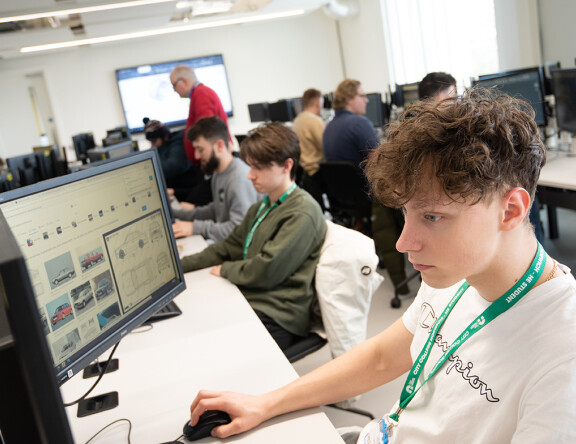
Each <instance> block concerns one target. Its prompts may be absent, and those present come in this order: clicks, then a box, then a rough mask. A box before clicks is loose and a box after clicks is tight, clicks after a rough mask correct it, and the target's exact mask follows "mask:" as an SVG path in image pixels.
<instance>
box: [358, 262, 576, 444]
mask: <svg viewBox="0 0 576 444" xmlns="http://www.w3.org/2000/svg"><path fill="white" fill-rule="evenodd" d="M563 270H565V271H566V272H567V273H569V269H567V268H565V267H563ZM460 285H461V283H459V284H457V285H455V286H453V287H451V288H449V289H443V290H436V289H432V288H431V287H429V286H427V285H426V284H424V283H423V284H422V286H421V289H420V291H419V293H418V295H417V297H416V299H415V300H414V302H413V304H412V305H411V306H410V307H409V308H408V310H407V311H406V312H405V314H404V316H403V321H404V324H405V325H406V327H407V328H408V330H410V332H412V333H413V334H414V339H413V341H412V345H411V349H410V352H411V355H412V360H413V361H414V360H415V359H417V357H418V355H419V354H420V351H421V350H422V348H423V346H424V344H425V342H426V339H427V338H428V335H429V333H430V330H431V328H432V325H433V323H434V322H435V320H436V319H437V317H438V316H439V315H440V314H441V312H442V310H443V309H444V308H445V306H446V305H447V304H448V302H449V301H450V299H451V298H452V296H453V295H454V294H455V293H456V291H457V290H458V288H459V287H460ZM489 304H490V303H489V302H487V301H486V300H484V299H482V298H481V297H480V295H479V294H478V293H477V291H476V290H475V289H474V288H472V287H470V288H468V290H466V292H465V293H464V295H463V296H462V298H461V299H460V301H459V302H458V303H457V304H456V306H455V307H454V309H453V311H452V313H450V315H449V316H448V319H447V320H446V322H445V323H444V325H443V326H442V327H441V329H440V331H439V333H438V336H437V337H436V341H435V344H434V346H433V350H432V352H431V354H430V358H429V359H428V362H427V363H426V366H425V367H424V371H423V372H422V374H421V376H420V378H421V379H420V382H422V380H423V378H424V377H425V376H428V374H429V373H430V370H431V368H432V366H433V365H434V364H435V363H436V362H437V361H438V359H439V358H440V356H441V354H442V352H443V351H444V350H446V348H447V347H448V346H449V345H450V344H451V343H452V342H453V341H454V340H455V339H456V338H457V337H458V335H459V334H460V333H461V332H462V331H463V330H464V329H465V327H466V326H467V325H468V324H469V323H470V322H471V321H472V320H473V319H474V318H475V317H476V316H478V315H479V314H480V313H482V312H483V311H484V310H485V309H486V308H487V307H488V305H489ZM419 385H420V384H418V385H417V387H418V386H419ZM398 396H400V394H398ZM396 408H397V405H396V406H394V408H393V409H392V410H391V411H390V413H393V412H395V411H396ZM358 442H359V443H362V444H364V443H365V442H366V443H367V442H378V441H377V440H376V439H375V437H372V439H370V438H368V437H365V436H362V437H361V438H360V439H359V440H358ZM390 442H391V443H393V444H405V443H410V444H414V443H422V444H435V443H437V444H446V443H464V442H465V443H467V444H470V443H478V444H485V443H514V444H516V443H517V444H527V443H538V444H542V443H554V444H559V443H576V281H575V280H574V277H573V276H572V275H571V274H566V275H565V276H562V277H558V278H556V279H553V280H551V281H550V282H546V283H544V284H541V285H539V286H538V287H536V288H534V289H533V290H531V291H530V292H529V293H528V294H526V296H524V298H522V300H520V301H519V302H518V303H517V304H516V305H515V306H513V307H512V308H511V309H509V310H508V311H507V312H505V313H503V314H502V315H500V316H499V317H498V318H496V319H495V320H493V321H492V322H491V323H490V324H488V325H487V326H485V327H484V328H483V329H482V330H481V331H479V332H478V333H476V334H475V335H474V336H473V337H472V338H470V339H469V340H468V341H467V342H466V343H464V344H463V345H462V346H460V348H458V349H457V350H456V351H455V352H454V354H453V355H452V356H451V357H450V358H449V359H448V360H447V361H446V362H445V363H444V365H443V366H442V367H441V368H440V369H439V370H438V371H437V373H436V375H434V376H433V377H432V378H431V379H430V380H428V382H427V383H426V384H425V385H424V386H423V387H422V388H421V389H420V391H419V392H418V393H417V394H416V396H415V397H414V398H413V399H412V402H411V403H410V404H409V406H408V407H407V409H406V410H405V411H404V412H403V413H402V414H401V416H400V422H399V425H398V427H397V429H396V430H395V433H394V434H393V437H392V438H391V441H390Z"/></svg>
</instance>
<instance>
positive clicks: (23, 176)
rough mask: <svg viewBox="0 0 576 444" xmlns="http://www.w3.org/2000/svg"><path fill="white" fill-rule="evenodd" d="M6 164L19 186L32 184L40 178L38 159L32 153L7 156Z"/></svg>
mask: <svg viewBox="0 0 576 444" xmlns="http://www.w3.org/2000/svg"><path fill="white" fill-rule="evenodd" d="M6 164H7V165H8V169H9V170H10V172H11V173H12V174H13V175H14V177H15V178H16V184H17V186H19V187H25V186H28V185H32V184H35V183H36V182H38V181H39V180H41V177H40V170H39V168H38V161H37V159H36V155H35V154H34V153H30V154H23V155H21V156H14V157H9V158H8V159H6Z"/></svg>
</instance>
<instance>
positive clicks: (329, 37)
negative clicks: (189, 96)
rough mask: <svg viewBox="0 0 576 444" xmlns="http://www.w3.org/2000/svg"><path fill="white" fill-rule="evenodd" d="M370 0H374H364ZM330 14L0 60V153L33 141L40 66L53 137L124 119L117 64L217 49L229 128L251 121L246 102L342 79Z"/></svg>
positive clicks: (237, 129) (99, 134)
mask: <svg viewBox="0 0 576 444" xmlns="http://www.w3.org/2000/svg"><path fill="white" fill-rule="evenodd" d="M370 1H375V0H370ZM335 29H336V28H335V24H334V20H332V19H330V18H328V17H327V16H326V15H325V14H324V13H323V12H321V11H317V12H314V13H312V14H309V15H306V16H302V17H298V18H293V19H284V20H279V21H274V22H266V23H258V24H245V25H237V26H233V27H227V28H221V29H208V30H201V31H193V32H188V33H180V34H175V35H166V36H159V37H151V38H145V39H139V40H134V41H131V42H124V43H117V44H108V45H98V46H94V47H82V48H77V49H73V50H65V51H62V52H55V53H52V54H46V55H41V56H40V55H38V56H31V57H25V58H20V59H13V60H3V61H0V97H2V99H1V100H2V103H1V105H0V156H2V157H9V156H11V155H16V154H22V153H26V152H30V149H31V146H33V145H38V144H39V139H38V134H37V131H36V129H35V122H34V116H33V113H32V107H31V105H30V100H29V97H28V90H27V86H26V82H25V79H24V77H25V75H26V74H30V73H33V72H42V73H43V75H44V78H45V81H46V85H47V89H48V94H49V97H50V101H51V104H52V108H53V112H54V119H55V125H56V127H57V128H58V139H59V141H60V143H61V144H63V145H65V146H67V147H69V146H70V144H71V137H72V136H73V135H74V134H77V133H79V132H84V131H93V132H94V137H95V139H96V140H97V141H100V140H101V139H102V138H103V137H105V135H106V130H107V129H110V128H113V127H115V126H118V125H121V124H123V123H124V122H125V120H124V115H123V113H122V106H121V103H120V96H119V93H118V89H117V86H116V80H115V70H116V69H118V68H123V67H129V66H135V65H140V64H146V63H155V62H162V61H169V60H177V59H183V58H190V57H196V56H202V55H209V54H216V53H221V54H223V56H224V61H225V63H226V69H227V72H228V77H229V82H230V89H231V92H232V103H233V106H234V117H233V118H231V119H230V129H231V131H232V132H233V133H244V132H245V131H246V130H247V129H249V128H250V127H252V126H253V125H252V124H250V120H249V116H248V110H247V106H246V105H247V104H248V103H252V102H260V101H275V100H277V99H280V98H288V97H295V96H300V95H301V94H302V92H303V91H304V90H305V89H306V88H309V87H316V88H318V89H320V90H322V91H331V90H332V89H333V88H334V87H335V86H336V85H337V83H338V82H339V81H340V80H341V79H342V69H341V60H340V54H339V48H338V44H337V39H336V38H335V32H336V31H335Z"/></svg>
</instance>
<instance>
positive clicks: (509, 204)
mask: <svg viewBox="0 0 576 444" xmlns="http://www.w3.org/2000/svg"><path fill="white" fill-rule="evenodd" d="M530 203H531V202H530V194H529V193H528V191H526V190H525V189H524V188H521V187H516V188H512V189H511V190H510V191H508V193H506V195H505V196H504V197H503V198H502V208H503V217H502V221H501V223H502V228H503V229H504V230H513V229H514V228H516V227H517V226H518V225H520V224H521V223H522V222H523V221H524V219H525V218H526V215H527V213H528V212H529V211H530Z"/></svg>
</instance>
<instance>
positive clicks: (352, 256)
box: [284, 221, 383, 419]
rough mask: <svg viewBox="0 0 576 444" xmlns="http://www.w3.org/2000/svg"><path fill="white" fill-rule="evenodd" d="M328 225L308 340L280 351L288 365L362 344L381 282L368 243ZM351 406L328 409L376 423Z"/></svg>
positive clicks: (362, 237) (359, 235)
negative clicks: (327, 349) (324, 351)
mask: <svg viewBox="0 0 576 444" xmlns="http://www.w3.org/2000/svg"><path fill="white" fill-rule="evenodd" d="M327 225H328V230H327V232H326V239H325V241H324V244H323V245H322V250H321V253H320V260H319V261H318V265H317V267H316V275H315V287H316V295H317V296H318V299H317V306H315V307H314V308H315V309H314V310H313V316H312V319H313V322H312V328H311V331H310V333H309V334H308V336H307V337H305V338H303V339H302V340H301V341H299V342H297V343H296V344H294V345H293V346H292V347H289V348H288V349H286V350H284V354H285V355H286V357H287V358H288V360H289V361H290V362H291V363H294V362H296V361H298V360H300V359H302V358H304V357H305V356H307V355H309V354H311V353H313V352H315V351H317V350H319V349H321V348H322V347H323V346H324V345H326V344H328V346H329V347H330V351H331V354H332V357H336V356H340V355H341V354H343V353H344V352H346V351H347V350H350V349H351V348H353V347H355V346H356V345H358V344H359V343H361V342H362V341H364V340H365V339H366V328H367V320H368V319H367V318H368V311H369V309H370V302H371V300H372V295H373V294H374V292H375V291H376V289H377V288H378V286H379V285H380V283H381V282H382V280H383V277H382V276H380V275H379V274H378V273H377V272H376V268H377V266H378V256H377V255H376V251H375V247H374V241H373V240H372V239H370V238H369V237H367V236H365V235H363V234H362V233H359V232H358V231H354V230H351V229H348V228H345V227H342V226H340V225H337V224H335V223H333V222H330V221H327ZM343 251H345V252H346V254H345V255H343V254H342V252H343ZM352 402H353V400H348V401H344V402H343V403H339V404H337V405H330V407H334V408H338V409H340V410H346V411H349V412H352V413H357V414H359V415H364V416H367V417H369V418H371V419H374V415H372V413H370V412H367V411H365V410H361V409H357V408H354V407H351V406H350V404H351V403H352Z"/></svg>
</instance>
